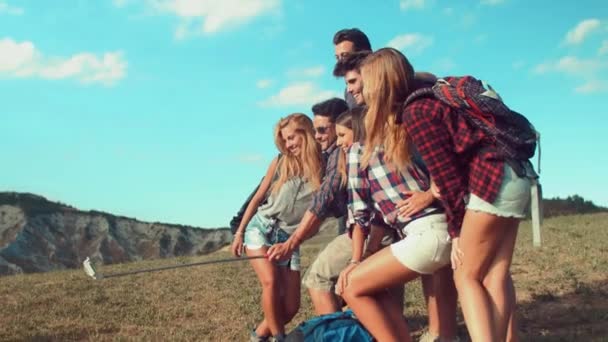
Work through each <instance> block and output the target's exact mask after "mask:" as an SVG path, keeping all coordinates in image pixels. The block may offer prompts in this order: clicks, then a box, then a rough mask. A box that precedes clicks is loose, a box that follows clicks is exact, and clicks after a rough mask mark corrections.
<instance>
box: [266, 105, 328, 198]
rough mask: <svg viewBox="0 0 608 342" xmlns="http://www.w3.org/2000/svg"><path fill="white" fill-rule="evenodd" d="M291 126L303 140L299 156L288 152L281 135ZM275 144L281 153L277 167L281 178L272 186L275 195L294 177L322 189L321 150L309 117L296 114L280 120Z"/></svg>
mask: <svg viewBox="0 0 608 342" xmlns="http://www.w3.org/2000/svg"><path fill="white" fill-rule="evenodd" d="M289 125H293V126H294V129H295V131H296V134H300V135H301V136H302V138H303V139H302V146H301V151H302V152H301V153H300V155H299V156H295V155H293V154H292V153H290V152H289V150H287V147H286V146H285V141H284V140H283V136H282V134H281V130H282V129H283V128H285V127H287V126H289ZM274 143H275V145H276V146H277V148H278V149H279V152H281V158H280V159H279V164H278V166H277V168H278V176H279V177H278V179H277V180H276V181H275V182H274V183H273V185H272V190H271V191H272V192H273V193H276V192H277V191H279V189H280V188H281V186H283V184H285V182H287V181H288V180H289V179H291V178H293V177H303V178H305V179H306V180H307V181H308V182H309V183H310V185H311V186H312V188H313V189H314V190H317V189H319V188H320V187H321V176H322V169H321V167H322V163H321V148H320V147H319V145H318V144H317V142H316V141H315V134H314V129H313V125H312V120H310V118H309V117H308V116H306V115H304V114H301V113H294V114H290V115H288V116H287V117H285V118H282V119H281V120H279V122H278V123H277V124H276V126H275V128H274Z"/></svg>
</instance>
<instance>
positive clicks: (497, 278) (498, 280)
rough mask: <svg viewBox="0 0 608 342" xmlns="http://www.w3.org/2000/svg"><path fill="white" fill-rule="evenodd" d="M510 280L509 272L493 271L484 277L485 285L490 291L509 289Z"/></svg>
mask: <svg viewBox="0 0 608 342" xmlns="http://www.w3.org/2000/svg"><path fill="white" fill-rule="evenodd" d="M510 280H511V277H510V274H509V272H491V273H489V274H488V275H487V276H486V277H485V278H484V279H483V287H485V288H486V289H488V290H489V291H507V290H508V288H507V286H508V285H509V283H508V282H509V281H510Z"/></svg>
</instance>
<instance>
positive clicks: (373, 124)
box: [361, 48, 414, 170]
mask: <svg viewBox="0 0 608 342" xmlns="http://www.w3.org/2000/svg"><path fill="white" fill-rule="evenodd" d="M361 77H362V79H363V84H364V86H363V98H365V103H366V105H367V107H368V110H367V114H366V115H365V134H366V137H365V145H364V146H363V148H364V149H363V156H362V157H361V166H362V167H367V166H368V165H369V160H370V158H371V155H372V152H373V151H374V150H375V149H376V148H377V147H379V146H383V147H384V161H385V162H387V163H389V164H391V165H394V166H395V167H396V168H397V170H403V169H404V168H405V167H407V165H408V164H409V163H410V159H411V155H410V150H409V144H408V137H407V134H406V132H405V129H403V128H402V127H399V125H398V124H397V123H396V122H395V120H396V119H397V115H399V114H400V112H399V109H400V108H401V106H400V105H401V104H402V103H403V102H404V101H405V99H406V98H407V96H408V95H409V94H410V93H411V91H412V84H413V79H414V68H413V67H412V65H411V64H410V62H409V61H408V60H407V58H405V56H404V55H403V54H402V53H401V52H399V51H397V50H395V49H392V48H383V49H380V50H378V51H376V52H374V53H372V54H371V55H370V56H368V57H367V58H366V59H365V60H364V61H363V64H362V66H361Z"/></svg>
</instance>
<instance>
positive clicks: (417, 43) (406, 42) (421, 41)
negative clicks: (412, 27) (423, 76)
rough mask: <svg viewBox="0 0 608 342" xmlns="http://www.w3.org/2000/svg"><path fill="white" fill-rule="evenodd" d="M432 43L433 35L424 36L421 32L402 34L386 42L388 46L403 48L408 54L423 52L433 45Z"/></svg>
mask: <svg viewBox="0 0 608 342" xmlns="http://www.w3.org/2000/svg"><path fill="white" fill-rule="evenodd" d="M432 44H433V38H432V37H428V36H424V35H422V34H420V33H408V34H402V35H399V36H397V37H395V38H393V39H391V40H390V41H389V42H388V43H386V45H387V46H390V47H392V48H395V49H397V50H401V51H403V52H405V53H406V54H409V53H414V54H417V53H421V52H422V51H424V49H426V48H427V47H429V46H431V45H432Z"/></svg>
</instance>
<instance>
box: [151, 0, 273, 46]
mask: <svg viewBox="0 0 608 342" xmlns="http://www.w3.org/2000/svg"><path fill="white" fill-rule="evenodd" d="M148 3H149V4H150V5H151V6H152V9H153V10H155V11H157V12H160V13H169V14H173V15H176V16H177V17H179V18H180V19H181V20H182V21H187V22H188V24H186V25H183V24H181V23H180V25H178V28H177V31H176V33H175V35H176V38H179V37H185V36H187V35H189V34H190V33H189V31H185V30H187V29H188V28H189V27H190V25H191V24H190V22H194V23H195V24H192V25H194V26H195V27H197V28H196V29H195V30H194V33H203V34H213V33H217V32H219V31H222V30H226V29H230V28H234V27H237V26H240V25H243V24H245V23H247V22H249V21H251V20H253V19H254V18H256V17H259V16H262V15H265V14H268V13H272V12H274V11H277V10H278V9H279V8H280V6H281V0H149V1H148ZM186 32H188V34H186Z"/></svg>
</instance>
